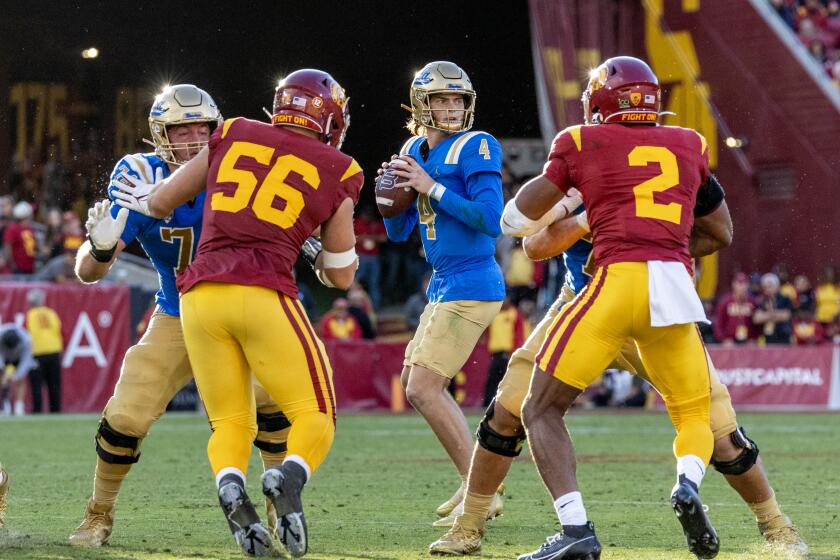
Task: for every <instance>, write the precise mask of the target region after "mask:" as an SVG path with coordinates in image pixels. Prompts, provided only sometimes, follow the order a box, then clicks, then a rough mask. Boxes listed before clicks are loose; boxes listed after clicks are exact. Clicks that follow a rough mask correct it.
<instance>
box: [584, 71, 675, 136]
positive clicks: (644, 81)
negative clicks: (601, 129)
mask: <svg viewBox="0 0 840 560" xmlns="http://www.w3.org/2000/svg"><path fill="white" fill-rule="evenodd" d="M581 101H583V119H584V121H585V122H586V124H600V123H616V122H617V123H627V124H631V123H632V124H644V123H655V122H657V121H658V120H659V114H660V111H659V109H660V107H661V105H662V94H661V90H660V88H659V79H658V78H657V77H656V74H654V73H653V70H651V69H650V66H648V65H647V63H645V62H644V61H643V60H639V59H638V58H633V57H632V56H617V57H615V58H610V59H607V60H606V61H604V62H603V63H602V64H601V65H600V66H599V67H598V68H596V69H595V70H593V71H592V72H590V73H589V84H588V85H587V86H586V89H585V90H584V91H583V97H582V98H581Z"/></svg>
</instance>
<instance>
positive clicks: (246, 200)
mask: <svg viewBox="0 0 840 560" xmlns="http://www.w3.org/2000/svg"><path fill="white" fill-rule="evenodd" d="M349 119H350V116H349V112H348V105H347V98H346V96H345V94H344V90H343V89H342V88H341V86H340V85H339V84H338V82H336V81H335V80H334V79H333V78H332V77H331V76H330V75H329V74H327V73H326V72H322V71H320V70H298V71H296V72H293V73H291V74H289V75H288V76H287V77H286V78H285V79H284V80H283V81H281V82H280V84H279V85H278V87H277V90H276V93H275V98H274V111H273V117H272V124H267V123H262V122H257V121H252V120H249V119H245V118H235V119H230V120H227V121H225V122H224V124H223V125H222V126H221V127H219V128H218V129H216V131H215V132H214V133H213V135H212V136H211V138H210V144H209V146H208V147H207V148H205V149H204V150H202V151H201V152H200V153H199V154H198V155H197V156H196V157H195V158H194V159H193V160H191V161H190V162H189V163H188V164H186V165H185V166H184V167H183V168H181V169H180V170H178V171H177V172H176V173H174V174H173V175H172V176H171V177H170V178H168V179H166V180H164V181H163V182H161V183H158V184H156V185H147V184H144V183H141V182H140V181H138V180H136V179H134V178H131V177H124V178H123V179H124V180H125V181H127V183H128V185H125V184H118V183H119V181H118V182H116V183H112V184H115V185H116V186H117V188H120V189H122V190H123V191H124V192H122V193H120V194H119V195H115V196H117V198H119V199H120V202H119V203H120V204H122V205H124V206H126V207H128V208H131V209H134V210H139V211H141V212H143V213H146V214H148V215H152V216H156V217H162V216H166V215H167V214H168V213H169V212H171V210H172V209H173V208H175V207H177V206H178V205H180V204H182V203H183V202H185V201H187V200H190V199H192V198H193V197H195V196H196V194H198V193H199V192H200V191H202V190H203V189H204V188H205V185H206V188H207V197H206V202H205V205H204V220H203V224H204V225H203V231H202V234H201V239H200V241H199V246H198V250H197V254H196V257H195V259H194V260H193V262H192V264H191V265H190V266H189V268H187V270H186V271H185V272H184V273H183V275H181V276H180V277H179V278H178V288H179V291H180V292H181V294H182V297H181V320H182V323H183V326H184V338H185V339H186V344H187V351H188V353H189V355H190V362H191V363H192V365H193V368H194V371H195V378H196V383H197V385H198V389H199V391H200V392H201V396H202V398H203V400H204V404H205V407H206V409H207V414H208V416H209V419H210V423H211V425H212V427H213V434H212V436H211V437H210V442H209V443H208V447H207V453H208V456H209V458H210V464H211V466H212V468H213V472H214V473H215V475H216V484H217V486H218V489H219V501H220V503H221V505H222V509H223V510H224V513H225V517H226V518H227V519H228V521H229V523H230V528H231V531H232V532H233V534H234V537H235V539H236V541H237V543H239V545H240V546H241V547H242V549H243V550H244V551H245V552H246V553H247V554H250V555H255V556H260V555H270V554H273V552H274V550H273V545H272V543H271V539H270V537H269V534H268V532H267V531H266V529H265V528H264V527H263V526H262V524H261V522H260V519H259V517H258V516H257V513H256V511H255V509H254V507H253V505H252V504H251V502H250V499H249V498H248V495H247V494H246V492H245V472H246V470H247V465H248V459H249V456H250V445H249V442H250V441H252V440H253V439H254V436H255V435H256V433H257V425H256V422H255V416H254V398H253V392H252V387H251V374H250V372H251V370H253V372H254V374H255V375H256V377H257V379H258V380H259V381H260V383H261V384H262V385H263V386H264V387H265V388H266V390H267V391H268V393H269V394H270V395H271V397H272V399H273V400H274V401H275V402H276V403H277V404H278V405H279V406H280V407H281V409H282V410H283V411H284V413H285V414H286V417H287V418H288V419H289V421H290V422H291V424H292V427H291V430H290V432H289V436H288V446H287V448H288V450H287V456H286V459H285V460H284V462H283V464H282V465H281V466H280V467H276V468H271V469H268V470H267V471H266V472H265V473H264V474H263V479H262V482H263V493H264V494H265V495H266V496H269V497H270V498H271V499H272V500H273V502H274V505H275V507H276V509H277V514H278V532H279V536H280V539H281V541H282V542H283V544H284V546H285V547H286V548H287V550H288V551H289V553H290V554H291V555H292V556H296V557H297V556H302V555H303V554H305V553H306V551H307V548H308V538H307V526H306V520H305V518H304V515H303V507H302V503H301V491H302V489H303V485H304V484H305V483H306V481H307V480H308V479H309V477H310V476H311V474H312V473H313V472H314V471H315V469H317V468H318V466H319V465H320V464H321V462H322V461H323V460H324V458H325V457H326V455H327V453H328V452H329V449H330V447H331V445H332V441H333V437H334V434H335V398H334V393H333V387H332V370H331V368H330V364H329V360H328V359H327V355H326V352H325V349H324V346H323V344H322V343H321V341H320V340H319V339H318V337H317V336H316V335H315V331H314V329H313V328H312V325H311V324H310V323H309V320H308V319H307V317H306V314H305V313H304V311H303V308H302V307H301V305H300V303H299V302H298V300H297V288H296V285H295V280H294V278H293V276H292V266H293V265H294V262H295V260H296V259H297V256H298V253H300V252H301V249H302V248H304V245H307V247H306V248H304V253H305V254H308V256H309V258H310V260H311V262H312V263H313V265H314V267H315V269H316V274H317V275H318V277H319V278H320V279H321V281H322V282H323V283H324V284H326V285H327V286H334V287H337V288H341V289H347V288H348V287H349V286H350V284H351V282H352V280H353V276H354V273H355V270H356V267H357V258H356V253H355V250H354V246H355V243H356V240H355V236H354V234H353V207H354V205H355V204H356V201H357V200H358V197H359V191H360V189H361V186H362V181H363V176H362V170H361V168H360V167H359V165H358V164H357V163H356V161H355V160H354V159H353V158H351V157H350V156H347V155H345V154H343V153H342V152H340V151H339V149H338V148H339V147H340V146H341V142H342V140H343V139H344V134H345V132H346V129H347V126H348V125H349ZM319 226H320V228H321V243H322V244H323V250H321V251H320V252H319V250H320V246H318V245H319V244H318V243H317V242H313V241H312V240H308V238H309V236H310V235H311V234H312V233H313V231H315V230H316V228H318V227H319ZM281 359H282V361H283V363H284V364H285V366H286V368H285V371H284V372H283V374H282V375H276V363H277V362H278V361H279V360H281Z"/></svg>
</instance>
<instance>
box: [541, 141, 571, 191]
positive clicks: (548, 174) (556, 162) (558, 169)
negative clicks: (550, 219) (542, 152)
mask: <svg viewBox="0 0 840 560" xmlns="http://www.w3.org/2000/svg"><path fill="white" fill-rule="evenodd" d="M578 145H580V127H579V126H573V127H569V128H567V129H565V130H562V131H560V133H558V134H557V136H555V137H554V142H552V143H551V151H550V152H549V154H548V161H546V162H545V166H544V167H543V176H544V177H545V178H546V179H548V180H549V181H551V182H552V183H554V184H555V185H557V188H558V189H560V190H561V191H563V192H564V193H565V192H567V191H568V190H569V189H570V188H571V187H573V186H574V184H573V182H572V177H571V166H570V165H569V160H570V159H571V156H572V154H573V153H576V152H577V151H578V148H577V146H578Z"/></svg>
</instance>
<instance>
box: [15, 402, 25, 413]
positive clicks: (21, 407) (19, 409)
mask: <svg viewBox="0 0 840 560" xmlns="http://www.w3.org/2000/svg"><path fill="white" fill-rule="evenodd" d="M25 415H26V403H24V402H23V401H15V416H25Z"/></svg>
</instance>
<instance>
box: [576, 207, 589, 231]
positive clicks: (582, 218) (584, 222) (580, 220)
mask: <svg viewBox="0 0 840 560" xmlns="http://www.w3.org/2000/svg"><path fill="white" fill-rule="evenodd" d="M575 221H576V222H577V224H578V225H579V226H580V227H582V228H583V229H585V230H586V233H589V232H590V231H591V230H590V228H589V220H588V219H587V217H586V210H584V211H583V212H581V213H580V214H578V215H577V216H575Z"/></svg>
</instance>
